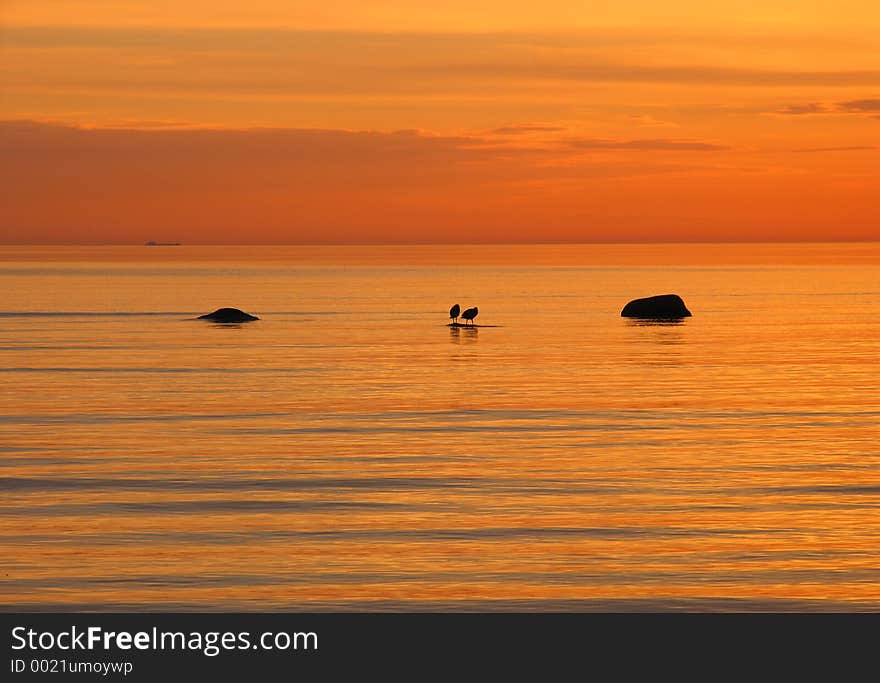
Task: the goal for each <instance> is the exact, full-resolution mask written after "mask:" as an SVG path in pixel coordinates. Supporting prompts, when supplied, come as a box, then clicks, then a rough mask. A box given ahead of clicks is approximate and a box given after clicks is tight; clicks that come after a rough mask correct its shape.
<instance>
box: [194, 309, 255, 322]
mask: <svg viewBox="0 0 880 683" xmlns="http://www.w3.org/2000/svg"><path fill="white" fill-rule="evenodd" d="M198 319H199V320H210V321H212V322H215V323H246V322H250V321H251V320H259V318H258V317H257V316H255V315H251V314H250V313H245V312H244V311H240V310H238V309H237V308H218V309H217V310H216V311H214V312H213V313H207V314H205V315H200V316H199V317H198Z"/></svg>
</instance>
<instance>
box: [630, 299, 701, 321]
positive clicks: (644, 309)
mask: <svg viewBox="0 0 880 683" xmlns="http://www.w3.org/2000/svg"><path fill="white" fill-rule="evenodd" d="M620 315H621V317H623V318H655V319H656V318H666V319H671V318H690V317H691V312H690V311H689V310H688V309H687V306H685V305H684V301H682V299H681V297H680V296H678V294H661V295H660V296H649V297H646V298H644V299H634V300H633V301H630V302H629V303H628V304H627V305H626V306H624V307H623V310H622V311H621V312H620Z"/></svg>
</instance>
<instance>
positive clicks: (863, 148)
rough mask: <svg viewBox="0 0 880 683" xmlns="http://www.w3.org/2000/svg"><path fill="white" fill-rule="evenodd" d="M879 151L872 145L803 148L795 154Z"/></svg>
mask: <svg viewBox="0 0 880 683" xmlns="http://www.w3.org/2000/svg"><path fill="white" fill-rule="evenodd" d="M876 149H878V148H877V147H873V146H871V145H849V146H843V147H803V148H801V149H796V150H794V151H795V152H867V151H873V150H876Z"/></svg>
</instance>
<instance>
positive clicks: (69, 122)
mask: <svg viewBox="0 0 880 683" xmlns="http://www.w3.org/2000/svg"><path fill="white" fill-rule="evenodd" d="M0 24H2V30H0V119H2V121H0V156H2V163H0V186H2V188H3V190H2V192H0V242H3V243H140V242H143V241H145V240H174V241H182V242H186V243H192V244H198V243H324V242H329V243H336V242H350V243H361V242H379V243H382V242H404V243H406V242H414V243H421V242H447V243H477V242H547V241H550V242H593V241H600V242H618V241H623V242H626V241H715V240H718V241H751V240H758V241H790V240H805V241H807V240H875V239H880V174H878V169H880V49H878V39H877V36H878V34H880V5H878V4H877V3H874V2H867V1H866V0H838V2H835V3H829V2H827V0H822V1H819V0H797V1H795V0H786V1H783V0H768V1H767V2H764V3H760V4H758V3H756V4H754V5H753V4H752V3H744V2H742V1H733V0H705V1H704V2H702V3H699V4H695V3H693V2H692V0H688V1H685V0H665V1H663V2H660V1H658V0H598V1H594V2H589V3H585V2H576V1H573V0H544V1H543V2H529V3H520V2H500V1H498V0H488V1H485V2H481V3H474V2H472V1H470V2H465V1H464V0H444V1H443V2H402V1H401V0H373V1H371V2H364V0H357V1H355V0H337V1H335V2H324V3H319V2H314V1H310V2H298V1H296V0H292V1H291V0H248V1H247V2H245V1H244V0H174V1H162V0H114V2H107V1H106V0H0Z"/></svg>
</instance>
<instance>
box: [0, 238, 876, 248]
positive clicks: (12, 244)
mask: <svg viewBox="0 0 880 683" xmlns="http://www.w3.org/2000/svg"><path fill="white" fill-rule="evenodd" d="M156 242H157V243H156V244H153V245H149V244H147V243H146V242H0V246H3V247H145V246H169V247H171V246H174V247H456V246H457V247H488V246H494V247H499V246H500V247H507V246H510V247H514V246H575V245H577V246H603V245H607V246H626V245H723V244H767V245H791V244H877V243H880V237H878V238H876V239H833V240H832V239H828V240H823V239H809V240H798V239H791V240H708V241H707V240H644V241H643V240H628V241H606V240H594V241H587V242H571V241H565V240H563V241H537V242H528V241H517V242H394V241H389V242H172V241H171V240H169V241H168V242H164V241H162V242H160V241H158V240H156Z"/></svg>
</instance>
